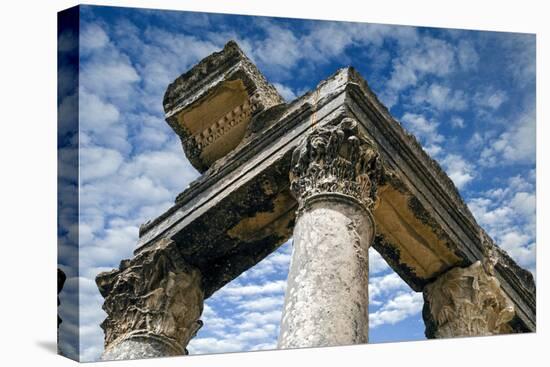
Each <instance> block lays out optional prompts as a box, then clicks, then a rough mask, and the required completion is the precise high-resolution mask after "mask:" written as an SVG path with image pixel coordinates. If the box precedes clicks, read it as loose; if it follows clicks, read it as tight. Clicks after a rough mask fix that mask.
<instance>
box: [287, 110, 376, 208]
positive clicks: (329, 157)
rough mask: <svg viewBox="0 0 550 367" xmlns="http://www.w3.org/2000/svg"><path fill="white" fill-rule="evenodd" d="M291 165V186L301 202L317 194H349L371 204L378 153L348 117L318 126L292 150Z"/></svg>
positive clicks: (301, 203) (374, 193)
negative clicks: (334, 123) (338, 121)
mask: <svg viewBox="0 0 550 367" xmlns="http://www.w3.org/2000/svg"><path fill="white" fill-rule="evenodd" d="M291 164H292V167H291V170H290V182H291V186H290V188H291V190H292V192H293V194H294V196H295V197H296V198H297V199H298V200H299V202H300V205H303V203H304V202H305V201H306V200H307V198H309V197H310V196H312V195H315V194H320V193H340V194H344V195H348V196H351V197H353V198H355V199H357V200H359V201H360V202H361V203H363V204H364V205H365V206H366V207H368V208H370V207H372V205H373V204H374V199H375V195H376V181H377V180H378V178H379V176H380V172H381V166H380V159H379V154H378V151H377V150H376V148H375V146H374V143H373V142H372V141H370V140H369V139H367V138H366V137H365V136H363V135H360V134H359V131H358V127H357V122H356V121H355V120H353V119H351V118H344V119H343V120H342V121H341V122H340V123H339V124H337V125H324V126H321V127H319V128H317V129H316V130H315V131H314V132H312V133H311V134H310V135H308V136H307V137H306V138H305V139H304V140H303V141H302V143H301V144H300V145H299V146H298V147H297V148H296V149H295V150H294V153H293V156H292V163H291Z"/></svg>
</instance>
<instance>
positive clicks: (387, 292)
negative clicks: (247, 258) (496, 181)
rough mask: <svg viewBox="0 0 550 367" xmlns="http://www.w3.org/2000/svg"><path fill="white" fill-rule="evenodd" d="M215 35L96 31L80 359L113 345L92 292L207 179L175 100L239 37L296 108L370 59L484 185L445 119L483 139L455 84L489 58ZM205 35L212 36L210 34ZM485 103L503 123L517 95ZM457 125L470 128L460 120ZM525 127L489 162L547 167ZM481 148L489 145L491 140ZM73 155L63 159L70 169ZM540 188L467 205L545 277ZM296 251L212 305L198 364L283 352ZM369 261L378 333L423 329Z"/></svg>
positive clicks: (265, 264) (396, 38) (372, 41)
mask: <svg viewBox="0 0 550 367" xmlns="http://www.w3.org/2000/svg"><path fill="white" fill-rule="evenodd" d="M173 17H174V18H170V19H171V21H170V24H179V23H178V22H181V21H182V19H183V18H181V17H179V16H175V15H173ZM218 17H222V16H221V15H220V16H218ZM92 19H93V17H92ZM190 19H191V18H188V19H187V21H191V20H190ZM176 20H177V21H176ZM214 23H216V24H214ZM214 23H211V22H209V17H200V19H198V18H196V19H195V21H194V23H193V27H188V28H186V27H184V26H181V27H178V26H175V27H174V28H170V29H168V28H163V27H162V26H161V25H158V24H148V25H147V26H146V27H141V26H137V25H136V24H133V23H132V21H130V20H129V19H118V20H117V21H116V22H92V21H90V20H89V19H88V20H84V23H83V28H82V32H81V33H80V37H81V40H80V41H81V46H82V55H81V56H82V60H81V75H80V77H81V79H80V91H79V93H80V96H79V97H80V127H81V132H80V142H81V147H82V149H81V151H80V159H81V173H82V175H81V185H82V186H81V192H80V194H81V196H80V199H81V200H80V204H81V213H80V215H81V217H80V220H81V223H80V224H81V225H80V228H79V229H78V230H75V228H71V227H70V226H66V229H67V234H66V236H65V237H64V238H63V241H65V243H70V242H71V241H73V242H74V241H76V240H77V239H78V238H80V243H81V246H82V247H81V253H80V255H81V256H80V259H81V274H80V278H78V277H71V278H70V281H69V282H68V284H69V286H68V288H67V295H69V294H71V293H70V292H73V294H76V292H78V291H77V287H76V286H75V284H76V285H81V290H80V296H81V304H82V305H83V306H82V307H81V309H80V315H78V314H75V313H73V314H72V315H71V314H69V313H67V314H66V315H65V316H64V317H66V318H67V322H66V323H65V325H64V326H62V327H64V328H66V329H67V330H68V331H69V334H67V335H73V336H74V335H80V336H81V342H80V345H79V346H78V345H74V343H73V344H70V343H67V345H66V346H64V347H66V348H67V349H70V350H73V351H75V353H76V350H77V349H78V347H80V349H81V355H82V358H83V360H94V359H96V358H98V357H99V354H100V353H101V350H102V344H103V341H102V338H103V333H102V331H101V329H100V328H99V323H100V322H101V321H102V320H103V318H104V317H105V314H104V312H103V311H102V310H101V304H102V302H103V300H102V298H101V296H100V295H99V293H98V291H97V289H96V287H95V284H94V282H93V280H94V278H95V276H96V275H97V273H99V272H100V271H104V270H108V269H109V268H112V267H115V266H118V262H119V261H120V260H121V259H123V258H128V257H130V256H131V254H132V250H133V249H134V247H135V243H136V240H137V233H138V227H139V225H140V224H141V223H143V222H144V221H146V220H148V219H151V218H154V217H156V216H158V215H159V214H160V213H162V212H163V211H164V210H165V209H167V208H169V207H170V206H171V205H172V203H173V198H174V197H175V196H176V195H177V194H178V193H179V192H180V191H182V190H183V189H185V187H187V186H188V185H189V183H190V182H191V181H192V180H193V179H195V178H196V177H198V173H197V172H196V171H195V170H194V169H193V168H192V167H191V166H190V164H189V162H188V161H187V160H186V159H185V157H184V156H183V153H182V150H181V146H180V142H179V140H178V138H177V137H176V136H175V134H174V133H173V132H172V131H171V130H170V128H169V127H168V126H167V124H166V123H165V122H164V117H163V111H162V95H163V92H164V88H165V87H166V85H167V84H168V83H169V82H171V81H172V80H174V79H175V78H176V77H177V76H179V75H180V74H181V72H183V71H185V70H187V69H188V68H189V67H190V66H191V65H193V64H194V63H195V62H197V61H198V60H200V59H201V58H202V57H204V56H206V55H208V54H210V53H211V52H213V51H217V50H219V49H220V48H221V47H222V46H223V44H224V43H225V42H226V41H227V40H228V39H230V38H233V39H236V40H237V41H238V42H239V44H240V45H241V46H242V48H243V49H244V50H245V52H247V54H248V55H249V56H250V57H251V58H252V59H253V60H254V61H255V62H258V64H259V66H260V68H261V69H262V70H263V71H266V72H267V74H268V75H270V76H274V77H275V78H276V79H275V80H273V81H274V82H276V83H275V86H276V88H277V89H278V90H279V92H280V93H281V94H282V95H283V96H284V97H285V98H286V99H287V100H291V99H293V98H295V97H296V95H300V94H302V93H303V92H304V91H306V90H307V89H308V88H307V86H308V85H313V83H315V82H317V80H319V79H321V78H322V77H324V75H321V74H320V73H321V70H322V73H324V69H322V68H321V66H323V67H324V66H326V65H327V64H328V63H333V64H334V65H336V64H338V65H340V64H342V63H347V62H349V63H353V64H355V63H356V62H359V61H358V60H363V61H364V64H365V65H367V66H365V67H366V68H367V70H376V73H372V75H365V76H367V77H368V78H369V82H371V81H372V80H374V81H381V82H380V84H379V85H382V86H383V87H382V88H381V89H380V92H381V93H380V94H381V97H382V99H383V100H384V101H385V102H386V101H388V102H389V103H388V105H389V106H390V107H392V106H393V105H394V104H395V103H397V102H399V101H400V100H407V101H408V102H410V105H412V108H411V109H410V110H408V112H407V111H406V110H403V111H402V112H399V115H401V116H403V117H402V121H403V123H404V125H405V127H406V128H407V129H408V130H409V131H411V132H412V133H413V134H415V135H416V136H417V137H418V138H419V139H420V140H421V142H422V144H423V145H424V146H425V148H426V150H427V151H428V152H429V153H430V154H433V155H434V156H436V157H437V158H438V159H441V162H442V165H443V166H444V168H445V169H446V170H447V172H448V173H449V175H450V176H451V178H452V179H453V181H454V182H455V183H456V184H457V186H458V187H466V186H467V185H469V184H471V183H473V182H474V178H476V174H474V172H477V171H476V170H475V168H474V167H473V166H472V163H469V159H470V158H469V157H468V156H467V152H462V151H461V152H460V154H458V153H456V152H453V151H452V149H451V147H450V144H451V142H452V139H453V138H452V137H451V136H449V135H446V133H445V131H444V129H445V126H446V125H448V124H447V123H444V122H445V121H450V123H449V124H450V125H451V126H453V127H454V128H456V129H459V128H460V129H462V128H465V129H464V130H460V131H458V130H455V131H454V132H457V133H460V132H462V131H465V130H467V129H468V128H469V127H470V123H469V124H468V125H467V126H466V124H465V123H464V121H465V120H467V121H471V120H470V119H469V117H468V116H467V113H468V110H469V107H471V106H472V105H474V104H473V102H472V97H471V95H469V94H467V93H466V92H464V91H466V90H477V89H471V88H470V87H471V86H468V85H460V86H458V85H456V84H452V77H455V76H456V75H454V74H453V73H457V72H465V71H468V72H471V71H474V70H476V69H477V68H479V67H480V64H479V59H480V55H479V52H480V49H479V48H478V47H477V45H476V44H475V43H474V42H473V41H472V40H469V39H461V40H459V41H456V42H454V43H453V42H451V41H449V40H447V39H445V38H444V37H441V38H438V37H436V36H435V35H434V34H429V33H428V32H420V31H419V30H418V29H417V28H413V27H395V26H383V25H365V24H359V23H342V22H323V23H317V22H307V23H304V27H303V29H298V28H296V27H291V26H289V25H288V24H287V23H285V22H275V21H272V20H265V19H264V20H259V21H257V22H255V23H254V24H251V25H250V26H251V27H252V28H253V29H254V30H255V32H253V34H252V33H247V32H243V31H242V30H239V29H237V28H238V27H232V26H231V25H230V24H229V23H228V24H229V25H224V26H223V27H220V29H217V30H215V31H212V27H213V26H219V25H220V22H214ZM221 23H223V22H221ZM186 24H188V23H186ZM189 24H190V23H189ZM205 25H208V27H207V28H200V27H204V26H205ZM194 27H199V28H200V29H201V31H200V32H194V34H191V32H190V31H189V29H194ZM247 29H248V28H247ZM256 31H257V32H256ZM65 38H66V39H60V47H61V48H67V49H70V48H71V47H74V39H73V40H72V41H71V42H69V41H70V35H67V36H66V37H65ZM68 40H69V41H68ZM71 45H72V46H71ZM385 46H389V47H385ZM516 46H517V45H516ZM518 47H519V46H518ZM358 49H360V50H361V53H356V54H353V58H351V57H350V55H351V54H352V51H353V50H358ZM526 49H528V47H527V48H526ZM365 55H366V56H365ZM373 55H374V56H373ZM521 55H522V57H523V59H521V60H519V61H522V63H521V65H522V73H528V72H530V70H531V71H533V70H534V69H533V68H532V67H531V66H532V65H531V64H530V63H529V53H528V52H527V51H526V52H525V53H521ZM335 60H337V61H335ZM363 61H362V62H363ZM519 61H518V62H519ZM375 64H376V67H374V66H372V65H375ZM355 66H360V67H363V66H364V65H361V63H359V65H355ZM371 66H372V67H371ZM464 75H465V74H461V76H464ZM518 75H519V72H518ZM304 76H306V77H307V78H305V77H304ZM64 77H65V78H69V79H70V78H72V77H74V76H71V75H69V74H67V75H65V76H64ZM518 77H519V76H518ZM300 78H302V79H304V80H305V79H308V78H309V79H311V78H313V79H315V78H317V79H316V80H313V81H309V82H307V83H310V84H307V83H306V82H300V83H297V82H296V80H298V79H300ZM300 80H301V79H300ZM465 84H467V83H465ZM69 92H70V93H69ZM72 92H74V91H67V93H68V94H69V95H68V96H67V97H66V98H67V99H66V100H65V103H64V101H62V102H61V107H60V122H61V124H60V126H61V127H63V126H68V125H70V123H71V122H72V121H70V118H71V116H74V112H75V111H74V110H71V108H72V107H71V103H69V102H74V99H76V94H72V95H71V93H72ZM479 93H480V94H479V95H477V97H479V98H476V100H477V102H476V104H475V106H476V107H478V108H479V109H480V110H484V111H489V112H487V113H490V114H496V113H497V112H499V111H501V110H502V109H503V104H505V103H506V101H507V100H508V98H511V97H510V96H508V92H507V91H503V90H501V89H499V88H496V87H495V88H492V89H491V88H487V89H483V90H481V91H479ZM70 98H72V99H73V101H71V100H70ZM73 106H74V104H73ZM457 111H459V112H457ZM458 113H460V116H456V114H458ZM491 116H492V115H491ZM524 116H525V118H519V119H517V121H518V122H519V123H510V124H508V125H506V127H505V129H504V131H495V132H494V133H493V134H492V135H491V134H479V137H480V138H479V139H478V140H482V141H483V142H485V141H487V142H488V145H487V146H486V149H485V151H484V153H481V155H482V158H483V159H484V162H488V163H487V164H490V162H494V163H496V162H499V160H500V161H502V160H505V161H506V162H509V163H510V164H516V163H522V164H531V163H533V162H534V161H533V158H532V157H534V144H533V139H534V113H533V114H532V115H529V114H526V115H524ZM436 117H437V119H436ZM512 122H513V121H512ZM63 123H65V125H63ZM472 139H473V138H472ZM443 143H449V146H448V145H447V144H443ZM476 144H477V145H476V146H477V147H482V146H483V143H482V142H479V141H478V143H476ZM74 154H76V153H75V152H71V151H63V152H62V155H64V156H65V158H70V157H71V155H74ZM61 169H63V167H61ZM528 176H529V177H531V178H529V179H518V178H517V177H515V178H513V179H510V181H509V182H508V186H506V187H495V188H494V189H492V190H489V191H487V192H484V193H482V194H479V195H472V196H471V198H470V199H469V201H468V204H469V205H470V208H471V209H472V211H473V212H474V215H475V216H476V218H477V219H478V221H479V222H480V223H481V224H482V225H484V226H486V227H487V228H488V229H489V231H490V233H491V235H493V237H495V238H496V239H497V242H499V243H500V244H501V246H502V247H503V248H505V249H507V251H509V252H510V254H511V255H512V256H513V257H514V258H515V259H516V260H518V261H519V262H520V264H523V265H526V266H529V267H530V268H531V269H532V268H533V267H534V249H535V238H534V212H535V207H534V206H535V198H534V188H533V177H532V174H531V175H528ZM468 187H471V186H468ZM65 247H67V246H65ZM61 248H62V249H63V248H64V247H63V245H62V246H61ZM291 253H292V248H291V244H290V242H289V243H287V244H285V245H283V246H281V248H279V249H278V250H277V251H276V252H275V253H273V254H271V255H270V256H268V257H267V258H266V259H264V260H263V261H262V262H260V263H259V264H258V265H257V266H255V267H253V268H251V269H249V270H248V271H246V272H245V273H243V274H242V275H241V276H240V277H238V278H237V279H235V280H234V281H233V282H231V283H230V284H228V285H227V286H226V287H224V288H223V289H222V290H220V291H219V292H217V293H216V294H214V295H213V296H212V297H211V298H210V299H208V300H207V302H206V305H205V309H204V313H203V320H204V322H205V326H204V327H203V328H202V329H201V330H200V331H199V334H198V335H197V337H196V338H195V339H193V340H192V342H191V343H190V345H189V348H188V349H189V350H190V352H191V353H192V354H198V353H214V352H227V351H244V350H259V349H272V348H274V347H275V346H276V342H275V341H276V339H277V335H278V328H279V321H280V317H281V310H282V305H283V302H284V291H285V287H286V276H287V272H288V265H289V262H290V258H291ZM369 262H370V274H371V279H370V298H371V306H372V310H371V326H372V327H377V328H383V327H384V326H385V325H392V324H395V323H397V322H400V321H402V320H404V319H406V318H409V317H417V318H419V317H420V316H419V312H420V306H421V298H419V297H420V296H419V295H418V294H416V293H414V292H412V291H411V290H410V289H409V288H408V286H407V285H406V284H405V283H404V282H403V281H402V280H401V279H400V278H399V276H397V274H395V273H393V272H392V270H391V269H390V268H389V267H388V265H387V264H386V263H385V261H384V260H383V259H382V258H381V257H380V255H379V254H377V253H376V252H374V251H373V250H370V252H369ZM71 284H72V286H71ZM64 297H65V296H64ZM62 302H63V300H62ZM67 302H68V304H70V303H69V302H70V301H67ZM74 310H76V306H75V308H74ZM78 316H80V318H81V323H80V331H79V330H78V327H77V326H78V323H77V319H78ZM71 333H72V334H71Z"/></svg>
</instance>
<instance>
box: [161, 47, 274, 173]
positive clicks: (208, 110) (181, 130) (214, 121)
mask: <svg viewBox="0 0 550 367" xmlns="http://www.w3.org/2000/svg"><path fill="white" fill-rule="evenodd" d="M282 103H284V100H283V98H282V97H281V96H280V95H279V93H278V92H277V90H276V89H275V87H273V86H272V85H271V84H269V83H268V82H267V80H266V79H265V77H264V76H263V75H262V74H261V73H260V72H259V71H258V69H257V68H256V66H255V65H254V64H253V63H252V62H251V61H250V60H249V59H248V57H246V55H245V54H244V53H243V52H242V51H241V49H240V48H239V47H238V46H237V44H236V43H235V42H233V41H230V42H228V43H227V44H226V45H225V47H224V48H223V50H222V51H220V52H215V53H213V54H212V55H210V56H208V57H206V58H205V59H204V60H202V61H201V62H200V63H198V64H197V65H196V66H194V67H193V68H192V69H191V70H189V71H188V72H186V73H184V74H183V75H181V76H180V77H179V78H177V79H176V80H175V81H174V82H173V83H171V84H170V85H169V86H168V88H167V90H166V93H165V95H164V101H163V105H164V111H165V114H166V121H167V122H168V124H169V125H170V127H172V129H173V130H174V131H175V132H176V133H177V134H178V135H179V137H180V139H181V142H182V145H183V150H184V152H185V154H186V156H187V158H188V159H189V161H190V162H191V164H192V165H193V166H194V167H195V168H196V169H198V170H199V171H200V172H204V171H206V170H207V169H208V168H209V167H210V166H211V165H212V164H213V163H214V162H215V161H217V160H218V159H220V158H222V157H223V156H225V155H226V154H227V153H229V152H230V151H231V150H233V149H234V148H235V147H236V146H238V145H239V143H240V142H241V141H242V139H243V138H244V136H245V135H246V133H247V128H248V124H249V123H250V121H251V118H252V116H254V115H255V114H258V113H260V112H262V111H264V110H266V109H268V108H270V107H272V106H275V105H278V104H282ZM236 109H237V110H238V109H241V112H240V113H239V112H238V111H237V113H238V116H237V117H231V114H232V113H233V112H235V110H236ZM228 115H229V120H227V124H223V122H224V121H225V119H226V117H228ZM237 121H238V122H237ZM222 125H223V126H222ZM214 141H216V144H212V143H213V142H214Z"/></svg>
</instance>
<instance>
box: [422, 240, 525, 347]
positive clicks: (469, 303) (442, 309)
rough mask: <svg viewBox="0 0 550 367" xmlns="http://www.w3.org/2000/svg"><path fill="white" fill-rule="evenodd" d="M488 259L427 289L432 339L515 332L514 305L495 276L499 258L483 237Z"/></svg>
mask: <svg viewBox="0 0 550 367" xmlns="http://www.w3.org/2000/svg"><path fill="white" fill-rule="evenodd" d="M482 245H483V246H484V253H485V257H484V259H483V261H476V262H475V263H474V264H472V265H470V266H469V267H467V268H460V267H457V268H453V269H451V270H450V271H448V272H447V273H445V274H443V275H442V276H440V277H439V278H438V279H437V280H436V281H434V282H433V283H431V284H428V285H427V286H426V288H424V301H425V305H424V310H423V317H424V321H425V323H426V336H427V337H428V338H450V337H459V336H484V335H496V334H505V333H510V332H512V329H511V327H510V326H509V324H508V322H509V321H511V320H512V318H513V317H514V315H515V309H514V305H513V304H512V302H511V301H510V299H509V298H508V296H507V295H506V294H505V293H504V291H503V290H502V289H501V287H500V282H499V281H498V279H497V278H496V277H495V275H494V270H493V269H494V265H495V264H496V257H495V256H494V252H493V249H492V248H489V245H488V243H487V242H486V239H485V238H484V237H482Z"/></svg>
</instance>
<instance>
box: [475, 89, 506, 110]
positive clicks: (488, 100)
mask: <svg viewBox="0 0 550 367" xmlns="http://www.w3.org/2000/svg"><path fill="white" fill-rule="evenodd" d="M507 100H508V94H507V93H506V92H504V91H503V90H500V89H496V90H495V89H494V88H487V89H485V90H484V91H483V92H477V93H476V94H475V95H474V98H473V101H474V103H475V104H476V105H478V106H480V107H485V108H489V109H492V110H497V109H498V108H499V107H500V106H502V104H503V103H504V102H506V101H507Z"/></svg>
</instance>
